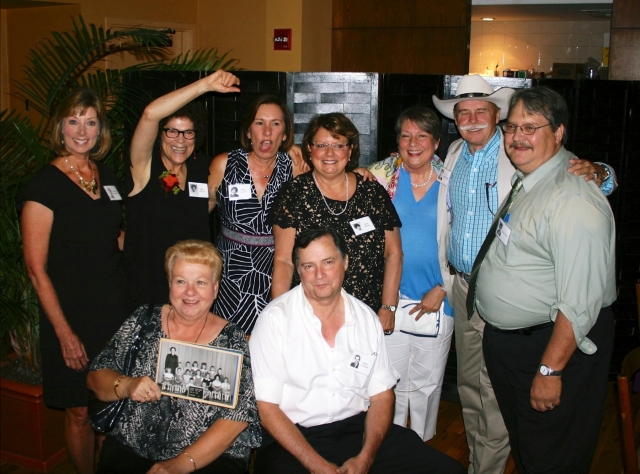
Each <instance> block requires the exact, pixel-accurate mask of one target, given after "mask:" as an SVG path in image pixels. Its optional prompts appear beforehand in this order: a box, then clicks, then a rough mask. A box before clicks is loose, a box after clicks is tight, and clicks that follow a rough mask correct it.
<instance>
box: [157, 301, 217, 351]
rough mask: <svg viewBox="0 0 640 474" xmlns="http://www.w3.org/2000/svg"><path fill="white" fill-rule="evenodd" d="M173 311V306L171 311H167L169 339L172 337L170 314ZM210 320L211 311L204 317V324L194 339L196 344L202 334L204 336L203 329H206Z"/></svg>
mask: <svg viewBox="0 0 640 474" xmlns="http://www.w3.org/2000/svg"><path fill="white" fill-rule="evenodd" d="M171 311H173V306H169V312H168V313H167V336H169V339H171V329H170V328H169V315H170V314H171ZM208 320H209V313H207V316H206V317H205V318H204V324H203V325H202V327H201V328H200V332H199V333H198V337H196V340H195V341H193V343H194V344H195V343H197V342H198V339H200V336H202V331H204V327H205V326H206V325H207V321H208Z"/></svg>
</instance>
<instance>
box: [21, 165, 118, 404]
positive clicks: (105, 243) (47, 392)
mask: <svg viewBox="0 0 640 474" xmlns="http://www.w3.org/2000/svg"><path fill="white" fill-rule="evenodd" d="M96 165H97V168H98V172H99V175H100V185H101V189H100V199H97V200H93V199H92V198H91V197H90V196H88V195H87V194H86V193H85V192H84V191H83V190H82V189H80V187H78V185H77V184H76V183H74V182H73V181H72V180H70V179H69V178H68V177H67V176H66V175H65V174H64V173H63V172H62V171H60V170H59V169H58V168H56V167H55V166H53V165H47V166H45V167H44V168H43V169H42V170H40V171H39V172H38V173H37V174H36V175H35V176H34V177H33V179H32V180H31V181H29V182H28V183H27V184H26V185H25V187H24V188H23V189H22V190H21V191H20V194H19V196H18V209H20V210H21V209H22V207H23V206H24V204H25V203H26V202H27V201H35V202H37V203H40V204H42V205H43V206H46V207H47V208H49V209H51V210H52V211H53V214H54V217H53V225H52V227H51V235H50V237H49V252H48V255H47V274H48V276H49V278H50V279H51V282H52V283H53V287H54V289H55V291H56V294H57V296H58V300H59V302H60V307H61V308H62V311H63V313H64V315H65V317H66V319H67V321H68V322H69V325H70V326H71V329H72V330H73V331H74V332H75V333H76V334H77V335H78V337H79V338H80V340H81V341H82V343H83V344H84V348H85V351H86V353H87V357H88V358H89V360H90V361H91V360H92V359H93V358H94V357H95V356H96V355H98V354H99V353H100V352H101V351H102V349H104V347H105V346H106V345H107V343H108V342H109V340H110V339H111V337H112V336H113V335H114V334H115V332H116V331H117V330H118V328H119V327H120V325H121V324H122V322H123V321H124V320H125V318H126V317H127V316H128V314H127V310H128V307H129V306H130V305H131V298H130V297H128V291H127V288H126V281H125V277H124V271H123V268H122V264H121V263H122V262H121V253H120V250H119V249H118V244H117V239H118V235H119V232H120V223H121V215H122V214H121V207H120V201H111V200H110V199H109V197H108V196H107V192H106V191H105V189H104V186H105V185H107V186H109V185H110V186H117V182H116V177H115V174H114V173H113V171H111V169H109V168H108V167H107V166H105V165H103V164H101V163H99V162H98V163H96ZM40 344H41V351H42V379H43V386H44V401H45V403H46V404H47V405H49V406H52V407H58V408H71V407H81V406H87V400H88V390H87V380H86V378H87V371H86V370H85V371H82V372H76V371H75V370H72V369H69V368H68V367H67V366H66V365H65V363H64V359H63V358H62V350H61V348H60V341H59V340H58V337H57V336H56V334H55V332H54V329H53V326H52V325H51V323H50V322H49V319H48V318H47V317H46V315H45V314H44V312H43V310H42V307H41V308H40Z"/></svg>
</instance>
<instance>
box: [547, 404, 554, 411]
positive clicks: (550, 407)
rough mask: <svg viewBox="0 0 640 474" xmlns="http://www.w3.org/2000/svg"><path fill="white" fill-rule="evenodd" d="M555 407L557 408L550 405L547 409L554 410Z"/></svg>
mask: <svg viewBox="0 0 640 474" xmlns="http://www.w3.org/2000/svg"><path fill="white" fill-rule="evenodd" d="M555 407H556V406H555V405H554V404H553V403H552V404H551V405H549V406H548V407H547V409H549V410H553V409H554V408H555Z"/></svg>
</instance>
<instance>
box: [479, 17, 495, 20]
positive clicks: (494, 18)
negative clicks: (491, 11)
mask: <svg viewBox="0 0 640 474" xmlns="http://www.w3.org/2000/svg"><path fill="white" fill-rule="evenodd" d="M493 20H495V18H488V17H487V18H483V19H482V21H493Z"/></svg>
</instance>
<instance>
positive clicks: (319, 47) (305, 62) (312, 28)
mask: <svg viewBox="0 0 640 474" xmlns="http://www.w3.org/2000/svg"><path fill="white" fill-rule="evenodd" d="M331 7H332V2H330V1H328V0H302V32H301V35H302V40H301V41H302V51H301V61H300V69H299V71H304V72H314V71H316V72H324V71H331V31H332V28H331V21H332V15H331Z"/></svg>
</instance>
